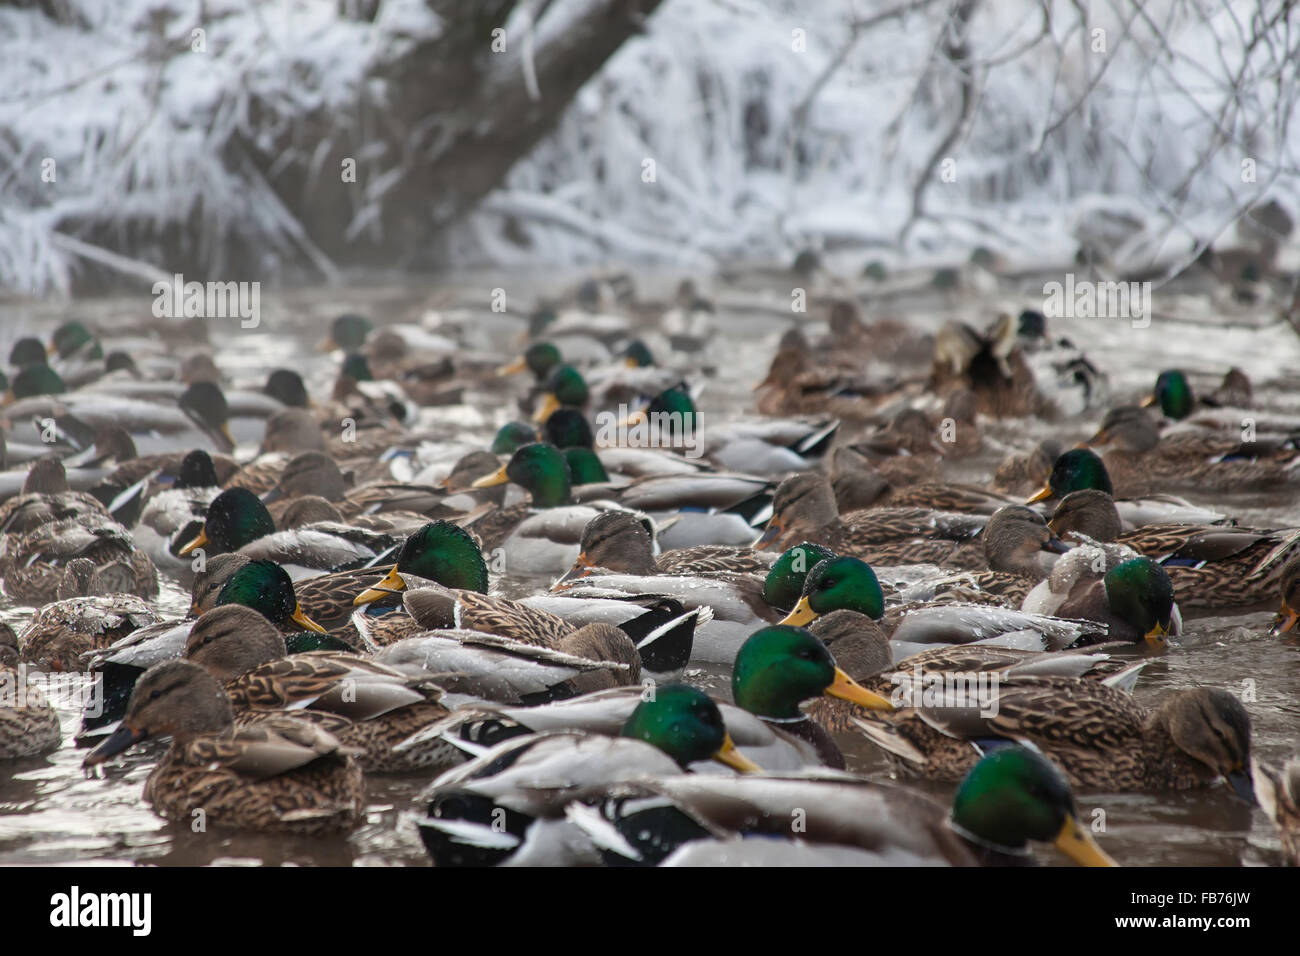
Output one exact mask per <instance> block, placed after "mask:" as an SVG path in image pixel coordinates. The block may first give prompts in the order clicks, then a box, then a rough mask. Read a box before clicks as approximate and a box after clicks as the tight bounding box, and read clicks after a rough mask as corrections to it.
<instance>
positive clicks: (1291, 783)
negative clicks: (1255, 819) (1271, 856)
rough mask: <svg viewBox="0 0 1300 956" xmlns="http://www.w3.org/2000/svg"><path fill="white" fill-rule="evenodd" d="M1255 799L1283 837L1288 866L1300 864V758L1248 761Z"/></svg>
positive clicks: (1284, 853) (1283, 852)
mask: <svg viewBox="0 0 1300 956" xmlns="http://www.w3.org/2000/svg"><path fill="white" fill-rule="evenodd" d="M1251 770H1252V773H1251V776H1252V777H1253V779H1254V782H1255V799H1256V800H1257V801H1258V802H1259V806H1260V808H1261V809H1262V810H1263V811H1264V814H1265V816H1267V817H1268V818H1269V819H1270V820H1272V821H1273V824H1274V825H1275V826H1276V827H1277V830H1278V834H1279V835H1280V836H1281V838H1282V854H1283V856H1284V858H1285V859H1286V862H1287V864H1288V865H1290V866H1300V759H1297V758H1295V757H1292V758H1291V759H1289V760H1287V761H1286V762H1285V763H1284V764H1282V766H1280V767H1275V766H1271V765H1269V764H1266V763H1264V762H1263V761H1261V760H1254V761H1252V763H1251Z"/></svg>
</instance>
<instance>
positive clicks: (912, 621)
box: [781, 556, 1172, 654]
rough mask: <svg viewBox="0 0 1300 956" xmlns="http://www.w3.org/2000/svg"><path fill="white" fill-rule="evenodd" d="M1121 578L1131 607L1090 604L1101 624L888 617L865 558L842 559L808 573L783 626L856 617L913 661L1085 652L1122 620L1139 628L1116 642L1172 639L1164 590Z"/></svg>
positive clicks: (1024, 614) (985, 610)
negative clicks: (993, 651)
mask: <svg viewBox="0 0 1300 956" xmlns="http://www.w3.org/2000/svg"><path fill="white" fill-rule="evenodd" d="M1148 570H1150V573H1151V576H1152V577H1158V576H1159V569H1158V567H1157V566H1154V565H1153V566H1152V569H1148ZM1117 578H1118V580H1117V582H1116V583H1115V584H1114V588H1115V593H1116V595H1122V598H1123V600H1121V598H1120V597H1118V596H1117V597H1113V598H1110V599H1109V600H1110V603H1109V604H1108V605H1107V606H1106V607H1105V608H1104V609H1098V608H1095V607H1094V605H1093V603H1092V602H1088V603H1087V607H1086V609H1087V610H1089V611H1091V612H1092V613H1095V614H1096V615H1097V616H1098V617H1100V618H1101V620H1098V621H1093V620H1091V619H1089V618H1077V619H1064V618H1058V617H1051V616H1048V615H1044V614H1037V613H1033V612H1028V611H1016V610H1011V609H1006V608H998V607H991V606H987V605H978V604H903V605H899V606H895V607H891V608H888V609H886V608H885V605H884V596H883V592H882V590H881V587H880V582H879V580H878V579H877V578H876V575H875V572H874V571H873V570H872V568H871V566H870V565H869V564H867V563H866V562H864V561H861V560H859V559H857V558H853V557H849V556H838V557H835V558H831V559H828V560H825V561H822V562H820V563H819V564H817V565H816V566H814V567H813V568H812V569H811V570H810V571H809V572H808V574H807V577H806V578H805V579H804V585H803V591H802V593H801V595H800V597H799V600H798V602H797V603H796V604H795V606H794V608H793V609H792V610H791V612H790V613H789V614H788V615H787V616H786V617H785V618H784V619H783V620H782V621H781V623H782V624H783V625H787V626H794V627H802V626H807V625H809V624H810V623H812V622H813V621H815V620H816V619H817V618H818V617H819V616H821V615H822V614H829V613H830V612H832V611H840V610H848V611H856V612H857V613H859V614H864V615H866V616H867V617H869V618H871V619H873V620H877V621H881V622H882V625H883V626H884V628H885V632H886V633H887V634H888V635H889V637H890V640H891V641H893V642H894V646H895V648H897V649H898V650H899V651H900V652H903V653H906V654H910V653H915V652H917V651H920V650H923V649H925V646H932V645H934V644H968V643H972V642H975V641H986V642H987V641H994V642H998V643H1001V644H1004V645H1007V646H1013V647H1023V648H1027V649H1030V650H1062V649H1065V648H1074V647H1084V646H1088V645H1091V644H1097V643H1101V642H1103V641H1106V640H1107V639H1108V637H1107V626H1106V622H1107V621H1110V620H1112V619H1113V618H1115V617H1116V616H1119V617H1121V618H1123V620H1124V621H1126V622H1127V621H1128V620H1129V618H1130V617H1131V618H1132V619H1133V620H1132V624H1131V626H1126V627H1124V628H1120V627H1118V625H1117V633H1116V637H1115V640H1120V641H1140V640H1142V638H1143V637H1145V635H1146V634H1147V633H1148V632H1150V631H1151V630H1152V629H1153V628H1154V627H1155V625H1156V623H1157V622H1160V623H1162V624H1163V626H1164V627H1165V628H1166V632H1167V631H1168V629H1169V628H1170V627H1171V621H1170V615H1171V613H1172V612H1171V606H1172V596H1171V595H1167V594H1166V595H1165V596H1168V597H1169V603H1168V604H1163V603H1161V600H1160V598H1161V592H1159V589H1158V588H1157V587H1156V586H1155V585H1151V587H1150V588H1146V587H1145V585H1147V584H1148V583H1149V579H1148V577H1146V576H1145V575H1138V574H1125V575H1120V576H1117ZM1140 585H1141V586H1143V587H1140ZM1162 614H1163V616H1162ZM1149 621H1150V623H1148V622H1149ZM1139 628H1141V629H1140V630H1139ZM1134 635H1136V636H1134Z"/></svg>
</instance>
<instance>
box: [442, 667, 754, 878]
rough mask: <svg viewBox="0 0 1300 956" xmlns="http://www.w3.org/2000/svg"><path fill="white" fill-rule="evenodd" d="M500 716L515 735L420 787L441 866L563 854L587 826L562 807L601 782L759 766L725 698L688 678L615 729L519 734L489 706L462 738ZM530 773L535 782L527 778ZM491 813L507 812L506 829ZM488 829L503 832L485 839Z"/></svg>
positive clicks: (592, 858)
mask: <svg viewBox="0 0 1300 956" xmlns="http://www.w3.org/2000/svg"><path fill="white" fill-rule="evenodd" d="M621 703H623V702H622V701H621ZM498 725H503V728H504V732H505V733H507V734H509V736H507V737H506V738H505V739H504V740H502V741H500V742H499V743H495V744H494V745H492V746H490V747H488V748H487V749H486V750H484V751H483V752H482V753H481V754H480V755H479V756H477V757H475V758H474V759H473V760H470V761H469V762H467V763H464V764H462V765H461V766H459V767H455V768H453V769H451V770H449V771H447V772H445V773H444V774H442V775H441V776H440V777H438V778H437V779H436V780H434V781H433V783H432V784H431V785H430V786H429V787H428V788H427V789H426V790H425V791H424V793H423V794H422V797H423V798H424V799H426V800H427V801H428V812H427V815H426V816H425V817H424V818H423V819H421V820H419V821H418V825H419V827H420V837H421V839H422V840H423V841H424V845H425V848H426V850H428V852H429V854H430V856H431V857H432V858H433V860H434V862H435V865H437V866H467V865H469V866H490V865H497V864H500V863H503V862H507V861H509V862H510V863H512V864H514V865H526V864H528V863H536V862H561V861H557V860H555V859H554V854H556V853H557V852H559V853H561V854H562V855H563V856H564V857H569V856H570V855H571V854H574V853H575V850H574V849H573V848H572V840H573V838H574V837H577V836H578V835H579V832H580V831H579V830H578V828H577V827H575V826H574V825H573V824H571V823H569V822H568V821H566V819H565V807H566V805H567V804H568V803H569V801H570V800H571V799H572V797H573V796H574V795H575V794H576V793H580V792H581V791H582V790H583V789H584V787H587V786H591V785H593V784H595V783H608V782H610V781H617V780H623V779H628V778H633V777H639V776H643V775H646V774H654V775H676V774H681V773H683V772H685V771H686V770H687V769H694V767H696V766H699V765H701V764H703V763H704V762H710V763H718V764H722V765H723V766H725V767H728V768H729V769H733V770H735V771H737V772H740V773H749V772H754V771H756V770H757V769H758V767H757V765H755V764H754V763H753V761H751V760H749V758H748V757H746V756H745V754H744V753H742V752H741V751H740V750H739V749H738V748H737V746H736V745H735V743H734V742H733V741H732V739H731V735H730V733H729V730H728V727H727V725H726V723H725V722H724V719H723V715H722V712H721V711H720V710H719V708H718V705H717V704H716V703H715V702H714V701H713V700H712V699H711V698H709V697H708V695H706V694H705V693H704V692H703V691H701V690H699V689H698V688H694V687H690V686H687V685H684V684H665V685H663V686H660V687H657V688H656V689H655V693H654V695H653V696H650V697H648V698H646V699H644V700H640V699H637V702H636V704H635V706H634V707H633V708H632V710H631V713H629V714H628V715H627V717H626V719H625V722H624V724H623V726H622V728H621V730H619V731H618V732H616V733H614V734H610V735H606V734H602V733H588V732H584V731H550V732H544V733H526V734H524V735H523V736H515V735H514V734H513V733H511V727H510V724H509V722H508V720H505V719H501V718H496V717H493V716H487V717H486V718H485V720H484V721H482V722H481V723H470V724H467V725H466V727H465V735H464V736H463V737H462V740H464V737H467V736H472V735H475V734H478V733H483V734H486V735H487V736H488V737H489V739H490V735H491V734H492V733H493V732H494V731H495V730H496V728H497V726H498ZM524 780H528V781H531V783H530V785H529V786H527V787H520V785H519V784H520V783H521V782H522V781H524ZM493 821H503V822H504V825H505V832H504V833H502V832H501V827H500V826H499V825H498V826H496V827H494V826H493ZM487 833H495V834H496V838H495V839H492V840H484V839H482V838H481V836H480V834H487ZM565 836H567V839H564V838H561V839H559V840H557V839H555V838H556V837H565ZM576 854H577V859H576V860H570V859H565V860H563V862H588V863H598V862H599V856H598V855H597V854H596V852H595V851H594V848H590V847H589V848H586V849H585V850H581V849H579V850H576ZM539 855H540V858H538V857H539Z"/></svg>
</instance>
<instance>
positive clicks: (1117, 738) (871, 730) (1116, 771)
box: [854, 676, 1254, 802]
mask: <svg viewBox="0 0 1300 956" xmlns="http://www.w3.org/2000/svg"><path fill="white" fill-rule="evenodd" d="M996 694H997V697H996V702H997V707H996V713H995V714H986V713H983V712H981V711H980V710H979V708H976V707H951V706H947V704H946V703H945V704H941V705H940V706H938V707H932V706H930V705H929V704H928V703H924V704H920V705H918V704H917V701H918V700H919V696H920V695H919V694H914V695H913V696H912V698H911V703H912V706H910V707H903V708H900V709H899V710H897V711H894V712H891V713H884V712H880V711H868V712H864V713H863V714H860V715H855V717H854V723H856V724H857V726H858V727H859V729H860V730H861V731H862V733H863V734H864V735H865V736H866V738H867V740H868V741H870V742H871V743H873V744H875V745H876V746H877V747H879V748H880V749H881V750H882V751H883V752H884V753H885V755H886V756H887V757H888V758H889V759H890V761H891V763H892V764H893V765H894V766H895V767H897V768H898V769H900V770H902V771H904V772H907V773H910V774H919V775H922V776H925V777H928V778H932V779H943V780H956V779H960V777H961V776H962V774H964V773H966V772H967V770H969V769H970V767H971V766H972V765H973V764H974V763H975V762H976V761H977V760H978V759H979V756H980V752H981V751H982V750H985V749H987V748H988V747H990V746H994V745H997V744H998V742H999V741H1004V740H1005V741H1014V742H1019V743H1031V744H1034V745H1036V746H1037V747H1039V748H1040V749H1041V750H1042V751H1043V752H1044V753H1045V754H1046V755H1047V756H1048V757H1050V758H1051V759H1052V760H1053V762H1054V763H1056V764H1057V765H1058V766H1059V767H1060V768H1061V769H1062V771H1064V773H1065V775H1066V777H1067V778H1068V779H1069V780H1070V783H1071V784H1072V785H1073V786H1075V787H1080V788H1085V789H1089V790H1106V791H1113V792H1129V791H1140V790H1189V789H1194V788H1199V787H1208V786H1211V785H1214V784H1217V783H1218V782H1220V781H1226V782H1227V783H1228V785H1229V786H1230V787H1231V788H1232V789H1233V791H1234V792H1235V793H1236V794H1237V795H1238V796H1241V797H1242V798H1243V799H1246V800H1250V801H1251V802H1253V800H1254V795H1253V791H1252V785H1251V778H1250V716H1249V715H1248V714H1247V712H1246V709H1245V707H1243V706H1242V703H1241V701H1240V700H1238V699H1237V698H1236V697H1235V696H1233V695H1232V694H1231V693H1229V692H1228V691H1225V690H1221V689H1219V688H1210V687H1195V688H1187V689H1183V690H1176V691H1172V692H1170V693H1168V694H1166V695H1165V696H1164V697H1163V698H1162V699H1161V701H1160V702H1159V704H1158V705H1157V706H1156V707H1155V708H1154V709H1152V710H1148V709H1147V708H1144V707H1143V706H1141V705H1140V704H1138V703H1137V702H1136V701H1135V700H1134V699H1133V697H1132V696H1131V695H1129V694H1127V693H1125V692H1124V691H1121V690H1118V689H1116V688H1113V687H1109V686H1107V685H1106V684H1105V683H1104V682H1102V681H1094V680H1079V679H1076V678H1063V677H1038V676H1034V677H1029V676H1021V677H1014V678H1003V679H1002V680H1000V682H999V683H998V686H997V689H996ZM958 715H960V716H958Z"/></svg>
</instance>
